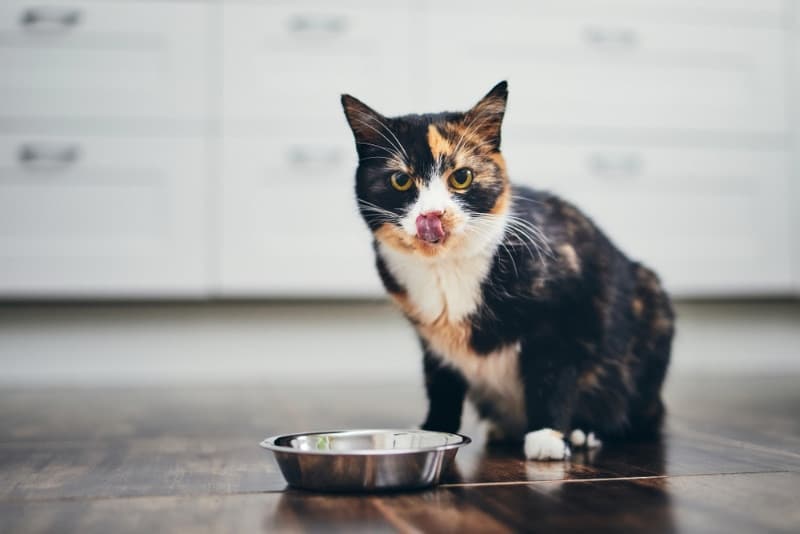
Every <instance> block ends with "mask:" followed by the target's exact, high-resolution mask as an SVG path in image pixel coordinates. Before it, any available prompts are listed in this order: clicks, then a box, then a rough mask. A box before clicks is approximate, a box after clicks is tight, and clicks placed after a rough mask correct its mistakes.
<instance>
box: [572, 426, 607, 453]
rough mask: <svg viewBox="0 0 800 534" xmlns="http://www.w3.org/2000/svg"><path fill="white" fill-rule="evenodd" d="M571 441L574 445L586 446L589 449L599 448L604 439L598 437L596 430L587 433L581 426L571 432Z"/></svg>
mask: <svg viewBox="0 0 800 534" xmlns="http://www.w3.org/2000/svg"><path fill="white" fill-rule="evenodd" d="M569 442H570V443H572V446H573V447H586V448H587V449H597V448H598V447H600V446H601V445H602V444H603V442H602V441H600V440H599V439H597V436H595V435H594V432H589V433H588V434H587V433H586V432H584V431H583V430H581V429H580V428H576V429H575V430H573V431H572V432H571V433H570V435H569Z"/></svg>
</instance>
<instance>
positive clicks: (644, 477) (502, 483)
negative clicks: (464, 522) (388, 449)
mask: <svg viewBox="0 0 800 534" xmlns="http://www.w3.org/2000/svg"><path fill="white" fill-rule="evenodd" d="M780 473H797V471H793V470H790V469H777V470H759V471H734V472H730V473H686V474H680V475H641V476H635V477H603V478H568V479H552V480H527V481H520V480H509V481H499V482H464V483H451V484H440V485H439V487H440V488H468V487H480V486H531V485H536V484H554V483H555V484H582V483H592V482H617V481H632V480H658V479H666V478H691V477H718V476H735V475H739V476H741V475H774V474H780Z"/></svg>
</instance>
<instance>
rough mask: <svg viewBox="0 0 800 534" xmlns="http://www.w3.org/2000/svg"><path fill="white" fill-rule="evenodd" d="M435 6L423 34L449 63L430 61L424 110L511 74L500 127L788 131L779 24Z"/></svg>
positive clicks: (459, 103)
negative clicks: (724, 23) (504, 117)
mask: <svg viewBox="0 0 800 534" xmlns="http://www.w3.org/2000/svg"><path fill="white" fill-rule="evenodd" d="M437 6H438V4H434V5H433V7H431V14H430V17H429V18H430V21H431V22H430V24H429V25H428V28H429V41H430V46H431V49H432V50H447V51H448V53H447V58H448V69H447V74H446V75H444V74H442V70H441V69H440V68H439V65H438V63H437V64H433V63H431V64H430V77H429V79H430V83H429V89H430V107H431V109H440V108H452V107H466V106H468V105H470V104H471V103H472V102H474V101H475V100H476V96H477V95H478V94H479V93H478V91H481V90H484V88H485V89H487V90H488V88H489V87H491V86H492V85H493V84H494V83H496V82H497V81H499V80H501V79H508V80H509V82H510V88H511V97H510V102H509V111H508V115H507V124H508V125H514V126H519V127H528V128H540V129H541V128H547V129H549V128H582V129H585V128H626V129H637V130H648V131H650V130H662V131H664V130H666V131H676V130H677V131H703V132H723V133H747V134H769V135H783V134H784V133H786V131H787V120H786V106H785V99H786V91H785V84H786V75H785V56H786V55H785V44H786V43H785V41H786V33H785V31H784V30H782V29H778V28H770V27H746V26H735V25H731V26H716V25H710V24H709V25H704V24H698V23H689V22H681V21H674V20H670V19H669V18H666V17H665V20H663V21H659V20H649V19H647V18H645V17H641V16H639V15H638V14H632V13H626V12H625V11H623V10H619V11H617V12H610V13H606V14H603V13H596V14H591V13H578V12H576V13H574V14H566V15H565V14H563V13H552V12H550V11H544V12H538V11H536V10H535V9H533V7H531V6H529V5H527V4H526V7H525V8H523V9H520V11H519V12H518V13H517V15H516V16H514V17H509V16H508V15H507V13H505V12H504V11H503V10H501V11H499V12H498V13H499V14H496V15H491V14H490V15H487V14H485V13H484V12H482V11H477V10H476V11H470V10H458V11H453V10H447V9H443V8H441V7H437ZM445 26H447V27H456V28H458V29H459V31H457V32H452V31H450V32H444V31H441V28H442V27H445ZM476 35H480V36H481V38H480V39H476V38H475V36H476ZM430 57H431V58H436V59H437V61H438V56H437V55H435V54H434V55H431V56H430Z"/></svg>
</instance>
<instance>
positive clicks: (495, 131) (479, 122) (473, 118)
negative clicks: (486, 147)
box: [464, 81, 508, 149]
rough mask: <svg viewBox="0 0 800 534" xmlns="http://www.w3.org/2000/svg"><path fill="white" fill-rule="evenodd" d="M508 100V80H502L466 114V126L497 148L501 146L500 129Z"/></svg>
mask: <svg viewBox="0 0 800 534" xmlns="http://www.w3.org/2000/svg"><path fill="white" fill-rule="evenodd" d="M507 100H508V82H506V81H502V82H500V83H498V84H497V85H495V86H494V87H493V88H492V90H491V91H489V92H488V93H486V96H484V97H483V98H481V100H480V102H478V103H477V104H475V105H474V106H473V107H472V109H470V110H469V111H467V113H466V114H465V116H464V124H465V125H466V127H467V128H469V129H470V130H471V131H474V132H475V133H477V134H478V135H479V136H481V137H482V138H483V139H484V140H485V141H486V142H488V143H490V144H492V145H493V146H494V148H495V149H499V148H500V129H501V126H502V125H503V115H505V112H506V101H507Z"/></svg>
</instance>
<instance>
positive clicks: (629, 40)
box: [583, 26, 639, 50]
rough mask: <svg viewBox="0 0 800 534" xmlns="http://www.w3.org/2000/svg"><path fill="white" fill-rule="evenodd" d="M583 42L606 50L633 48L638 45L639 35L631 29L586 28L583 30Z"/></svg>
mask: <svg viewBox="0 0 800 534" xmlns="http://www.w3.org/2000/svg"><path fill="white" fill-rule="evenodd" d="M583 40H584V42H586V43H587V44H589V45H591V46H593V47H597V48H601V49H604V50H608V49H625V48H634V47H636V46H637V45H638V44H639V34H638V33H637V32H636V30H634V29H631V28H601V27H597V26H588V27H586V28H584V30H583Z"/></svg>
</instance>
